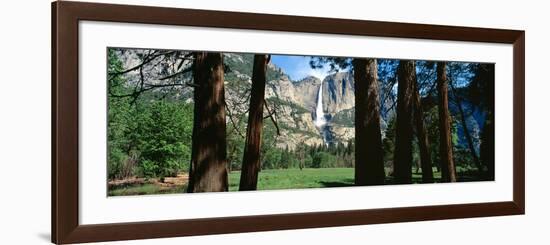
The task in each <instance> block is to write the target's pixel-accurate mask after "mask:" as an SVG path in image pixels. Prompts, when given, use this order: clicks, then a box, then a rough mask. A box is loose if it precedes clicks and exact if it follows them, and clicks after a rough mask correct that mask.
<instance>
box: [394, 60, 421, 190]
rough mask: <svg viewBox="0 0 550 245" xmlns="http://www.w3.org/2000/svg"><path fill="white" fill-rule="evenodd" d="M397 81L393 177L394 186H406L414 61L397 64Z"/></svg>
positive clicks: (408, 180)
mask: <svg viewBox="0 0 550 245" xmlns="http://www.w3.org/2000/svg"><path fill="white" fill-rule="evenodd" d="M397 79H398V81H397V118H396V134H395V151H394V158H393V161H394V163H393V164H394V177H395V183H396V184H408V183H411V182H412V160H413V159H412V140H413V118H414V117H413V94H414V87H415V86H414V83H415V82H416V66H415V63H414V61H409V60H403V61H400V62H399V67H398V68H397Z"/></svg>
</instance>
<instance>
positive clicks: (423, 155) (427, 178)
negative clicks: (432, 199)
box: [413, 76, 434, 183]
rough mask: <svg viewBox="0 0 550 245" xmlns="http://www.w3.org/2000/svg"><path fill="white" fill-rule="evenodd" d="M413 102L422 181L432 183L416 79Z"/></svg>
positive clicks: (428, 145)
mask: <svg viewBox="0 0 550 245" xmlns="http://www.w3.org/2000/svg"><path fill="white" fill-rule="evenodd" d="M413 103H414V121H415V124H416V137H417V138H418V148H419V149H420V167H421V168H422V182H423V183H432V182H433V181H434V177H433V170H432V156H431V152H430V141H429V139H428V133H427V132H426V127H425V126H424V112H423V110H422V103H421V101H420V92H419V88H418V81H416V76H415V81H414V88H413Z"/></svg>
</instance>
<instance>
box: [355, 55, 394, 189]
mask: <svg viewBox="0 0 550 245" xmlns="http://www.w3.org/2000/svg"><path fill="white" fill-rule="evenodd" d="M353 69H354V79H355V115H356V116H355V135H356V138H355V141H356V146H355V149H356V150H355V184H356V185H382V184H384V179H385V177H386V174H385V171H384V151H383V150H382V133H381V130H380V96H379V94H378V70H377V64H376V59H354V60H353Z"/></svg>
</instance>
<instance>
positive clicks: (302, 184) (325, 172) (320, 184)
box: [109, 168, 473, 196]
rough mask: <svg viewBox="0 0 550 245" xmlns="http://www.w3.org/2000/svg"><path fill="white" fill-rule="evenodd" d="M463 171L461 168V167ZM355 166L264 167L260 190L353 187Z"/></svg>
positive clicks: (233, 186) (120, 191)
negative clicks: (301, 168)
mask: <svg viewBox="0 0 550 245" xmlns="http://www.w3.org/2000/svg"><path fill="white" fill-rule="evenodd" d="M458 170H460V169H458ZM460 172H461V171H459V174H458V175H459V176H460V178H459V181H472V180H473V179H471V178H468V174H465V173H460ZM240 174H241V173H240V171H233V172H231V173H230V174H229V191H237V190H238V189H239V179H240ZM434 179H435V181H436V182H438V181H439V180H440V179H441V173H440V172H435V169H434ZM421 180H422V174H421V173H414V171H413V182H414V183H420V182H421ZM353 182H354V169H353V168H306V169H303V170H300V169H270V170H262V171H261V172H260V174H259V181H258V190H278V189H304V188H324V187H345V186H353ZM386 183H387V184H391V183H392V178H391V177H387V179H386ZM185 189H186V185H179V186H175V187H170V188H167V187H162V186H159V185H156V184H153V183H150V184H149V183H148V184H141V185H132V186H125V187H120V188H114V189H111V190H109V196H128V195H150V194H167V193H183V192H185Z"/></svg>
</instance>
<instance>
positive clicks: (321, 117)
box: [313, 83, 327, 127]
mask: <svg viewBox="0 0 550 245" xmlns="http://www.w3.org/2000/svg"><path fill="white" fill-rule="evenodd" d="M313 123H315V126H317V127H323V126H324V125H325V124H326V123H327V120H326V119H325V112H323V83H321V86H319V93H318V95H317V108H315V121H313Z"/></svg>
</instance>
